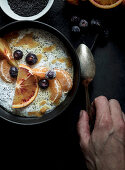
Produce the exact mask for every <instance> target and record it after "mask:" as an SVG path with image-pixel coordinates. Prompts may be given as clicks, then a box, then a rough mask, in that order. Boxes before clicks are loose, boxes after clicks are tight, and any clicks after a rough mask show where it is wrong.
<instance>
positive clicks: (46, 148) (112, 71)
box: [0, 0, 125, 170]
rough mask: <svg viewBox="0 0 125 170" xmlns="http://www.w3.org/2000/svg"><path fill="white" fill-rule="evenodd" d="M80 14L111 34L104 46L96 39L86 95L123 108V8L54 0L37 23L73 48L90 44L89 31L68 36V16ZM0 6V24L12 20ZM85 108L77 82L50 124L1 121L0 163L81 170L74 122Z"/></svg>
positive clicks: (91, 39) (13, 165)
mask: <svg viewBox="0 0 125 170" xmlns="http://www.w3.org/2000/svg"><path fill="white" fill-rule="evenodd" d="M72 15H79V16H80V17H82V18H86V19H88V20H89V21H90V20H91V19H92V18H98V19H101V20H103V21H104V23H105V25H106V27H108V28H109V29H110V32H111V36H110V39H109V40H108V42H107V43H106V44H103V45H102V43H100V42H97V43H96V46H95V48H94V50H93V54H94V58H95V63H96V76H95V78H94V80H93V82H92V83H91V84H90V87H89V91H90V99H91V101H93V99H94V98H95V97H97V96H99V95H105V96H106V97H107V98H108V99H111V98H115V99H117V100H118V101H119V102H120V104H121V107H122V110H123V111H124V112H125V94H124V92H125V46H124V39H125V34H124V30H125V27H124V25H125V24H124V17H125V8H123V6H120V7H117V8H115V9H113V10H102V9H97V8H95V7H93V6H92V5H91V4H90V3H89V2H87V3H84V4H83V6H80V7H74V6H70V5H67V4H66V3H65V2H64V1H63V0H55V2H54V4H53V6H52V8H51V10H50V11H49V12H48V13H47V14H46V15H45V16H44V17H42V18H40V19H39V21H42V22H45V23H47V24H49V25H51V26H53V27H55V28H57V29H58V30H59V31H61V32H62V33H63V34H64V35H65V36H66V37H67V38H68V39H69V41H70V42H71V43H72V45H73V46H74V48H76V47H77V46H78V45H79V44H80V43H82V42H84V43H86V44H87V45H88V46H89V47H91V45H92V42H93V37H94V35H93V34H91V32H89V33H83V34H81V35H80V37H77V38H75V39H74V37H73V36H72V34H71V25H70V18H71V16H72ZM13 21H14V20H12V19H10V18H9V17H8V16H6V15H5V14H4V13H3V11H2V10H1V9H0V26H3V25H5V24H7V23H10V22H13ZM84 108H85V95H84V89H83V87H82V85H81V84H80V86H79V89H78V92H77V95H76V97H75V99H74V101H73V102H72V104H71V105H70V106H69V108H68V109H67V110H66V111H65V112H64V113H63V114H61V115H60V116H58V117H57V118H55V119H53V120H51V121H50V122H47V123H44V124H40V125H35V126H20V125H16V124H12V123H9V122H6V121H5V120H3V119H0V134H1V135H0V138H1V139H0V143H1V145H0V146H1V150H2V152H1V156H2V160H1V166H2V163H3V162H4V161H5V162H6V163H3V165H4V167H5V166H7V167H8V165H9V168H16V167H18V166H20V167H22V168H30V167H32V168H33V167H34V168H35V169H37V167H40V168H43V167H44V169H47V168H48V169H49V168H51V169H66V168H67V169H72V168H74V169H78V170H83V169H84V170H86V166H85V162H84V158H83V155H82V153H81V150H80V147H79V138H78V135H77V130H76V127H77V121H78V117H79V111H80V110H81V109H84Z"/></svg>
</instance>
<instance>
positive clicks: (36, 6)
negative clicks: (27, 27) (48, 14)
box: [8, 0, 49, 17]
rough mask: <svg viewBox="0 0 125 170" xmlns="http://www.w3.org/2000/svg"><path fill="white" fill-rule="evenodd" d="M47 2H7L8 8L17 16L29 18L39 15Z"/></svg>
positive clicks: (12, 0)
mask: <svg viewBox="0 0 125 170" xmlns="http://www.w3.org/2000/svg"><path fill="white" fill-rule="evenodd" d="M48 1H49V0H8V4H9V6H10V8H11V9H12V10H13V12H14V13H16V14H17V15H19V16H23V17H30V16H34V15H37V14H39V13H40V12H41V11H42V10H43V9H44V8H45V7H46V6H47V4H48Z"/></svg>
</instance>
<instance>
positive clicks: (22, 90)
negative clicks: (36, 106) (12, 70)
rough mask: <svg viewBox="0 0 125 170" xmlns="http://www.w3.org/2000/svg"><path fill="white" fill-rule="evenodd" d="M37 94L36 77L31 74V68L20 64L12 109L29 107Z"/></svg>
mask: <svg viewBox="0 0 125 170" xmlns="http://www.w3.org/2000/svg"><path fill="white" fill-rule="evenodd" d="M37 93H38V81H37V77H36V76H34V75H33V74H32V71H31V68H29V67H28V66H25V65H24V64H20V65H19V71H18V76H17V82H16V89H15V95H14V99H13V104H12V108H21V107H25V106H27V105H29V104H30V103H31V102H33V100H34V99H35V98H36V96H37Z"/></svg>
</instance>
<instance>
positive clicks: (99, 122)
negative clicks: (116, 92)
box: [94, 96, 112, 128]
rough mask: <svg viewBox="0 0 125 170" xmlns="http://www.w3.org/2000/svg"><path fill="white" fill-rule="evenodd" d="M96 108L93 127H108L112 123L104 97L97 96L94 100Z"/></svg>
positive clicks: (107, 103)
mask: <svg viewBox="0 0 125 170" xmlns="http://www.w3.org/2000/svg"><path fill="white" fill-rule="evenodd" d="M94 104H95V108H96V121H95V127H102V128H103V127H108V126H109V125H110V124H111V123H112V119H111V113H110V108H109V102H108V100H107V98H106V97H104V96H99V97H97V98H96V99H95V100H94Z"/></svg>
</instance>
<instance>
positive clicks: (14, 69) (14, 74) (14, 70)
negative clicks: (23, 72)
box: [9, 67, 18, 78]
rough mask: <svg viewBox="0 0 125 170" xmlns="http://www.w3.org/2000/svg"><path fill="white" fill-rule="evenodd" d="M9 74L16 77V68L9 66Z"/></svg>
mask: <svg viewBox="0 0 125 170" xmlns="http://www.w3.org/2000/svg"><path fill="white" fill-rule="evenodd" d="M9 72H10V76H11V77H13V78H16V77H17V75H18V69H17V68H16V67H10V71H9Z"/></svg>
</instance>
